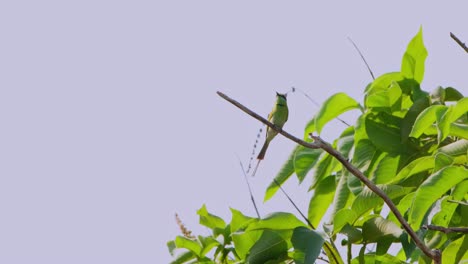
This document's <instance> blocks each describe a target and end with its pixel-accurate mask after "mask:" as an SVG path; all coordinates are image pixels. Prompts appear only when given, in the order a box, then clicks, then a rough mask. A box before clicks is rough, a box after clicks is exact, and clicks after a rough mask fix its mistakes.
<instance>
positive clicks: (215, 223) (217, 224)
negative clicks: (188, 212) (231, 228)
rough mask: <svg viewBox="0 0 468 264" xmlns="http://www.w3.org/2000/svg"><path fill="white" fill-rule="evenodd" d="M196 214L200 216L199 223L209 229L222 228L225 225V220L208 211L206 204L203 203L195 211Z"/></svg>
mask: <svg viewBox="0 0 468 264" xmlns="http://www.w3.org/2000/svg"><path fill="white" fill-rule="evenodd" d="M197 214H198V215H199V216H200V224H202V225H204V226H206V227H209V228H211V229H215V228H219V229H224V228H225V227H226V222H224V220H223V219H222V218H221V217H219V216H216V215H213V214H210V213H208V210H207V209H206V205H203V206H202V208H200V209H199V210H198V211H197Z"/></svg>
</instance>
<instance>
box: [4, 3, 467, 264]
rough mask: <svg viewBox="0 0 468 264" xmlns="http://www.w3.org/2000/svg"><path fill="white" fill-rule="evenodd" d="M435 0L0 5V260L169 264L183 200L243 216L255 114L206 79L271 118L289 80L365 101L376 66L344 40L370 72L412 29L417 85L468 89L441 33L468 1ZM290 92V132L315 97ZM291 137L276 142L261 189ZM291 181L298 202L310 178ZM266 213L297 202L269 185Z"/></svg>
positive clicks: (458, 55) (461, 63)
mask: <svg viewBox="0 0 468 264" xmlns="http://www.w3.org/2000/svg"><path fill="white" fill-rule="evenodd" d="M429 2H431V1H391V2H390V3H388V4H384V3H381V2H380V1H379V3H377V1H361V2H356V1H333V2H325V1H323V2H318V1H315V2H312V1H308V2H306V1H298V2H296V1H292V2H291V1H219V0H218V1H176V0H175V1H110V0H109V1H102V0H93V1H89V0H81V1H1V3H0V124H1V127H0V263H9V264H16V263H49V264H53V263H57V264H58V263H114V264H119V263H168V262H169V261H170V259H171V258H170V256H169V253H168V251H167V248H166V242H167V241H168V240H171V239H173V238H174V237H175V236H176V235H178V234H179V230H178V227H177V225H176V224H175V220H174V214H175V213H176V212H177V213H179V215H180V217H181V218H182V220H183V221H184V223H185V224H186V226H187V227H188V228H190V229H192V230H193V232H194V233H195V234H208V230H207V229H205V228H203V227H200V226H199V225H198V217H197V215H196V210H197V209H199V208H200V207H201V206H202V205H203V204H206V205H207V207H208V210H209V211H211V212H212V213H214V214H217V215H220V216H222V217H223V218H225V219H227V220H228V219H229V218H230V212H229V207H233V208H236V209H240V210H242V211H243V212H245V213H247V214H250V215H254V210H253V208H252V205H251V203H250V200H249V196H248V193H247V187H246V186H245V183H244V179H243V178H242V174H241V171H240V168H239V164H238V161H237V158H236V156H235V153H237V154H238V155H239V156H240V157H241V158H242V159H243V161H244V162H247V161H248V159H249V157H250V153H251V151H252V145H253V143H254V141H255V137H256V134H257V132H258V129H259V128H260V127H261V126H260V124H259V123H258V122H256V121H255V120H253V119H252V118H250V117H249V116H247V115H245V114H244V113H242V112H240V111H239V110H237V109H236V108H234V107H233V106H232V105H230V104H228V103H227V102H225V101H224V100H222V99H221V98H219V97H218V96H217V95H216V93H215V92H216V91H217V90H220V91H223V92H225V93H226V94H228V95H230V96H232V97H234V98H236V99H237V100H239V101H240V102H242V103H244V104H246V105H247V106H249V107H252V108H253V109H254V110H256V111H257V112H259V113H262V114H264V115H265V116H266V115H267V114H268V112H269V111H270V109H271V107H272V106H273V103H274V100H275V91H279V92H286V91H287V90H289V89H290V87H291V86H295V87H297V88H300V89H302V90H304V91H306V92H307V93H308V94H309V95H311V96H313V97H314V98H315V100H316V101H318V102H322V101H324V100H325V99H326V98H327V97H329V96H330V95H332V94H333V93H336V92H340V91H343V92H346V93H348V94H349V95H351V96H352V97H354V98H356V99H357V100H359V101H361V100H362V92H363V90H364V88H365V86H366V85H367V84H368V83H369V82H370V81H371V77H370V75H369V73H368V72H367V69H366V68H365V66H364V64H363V62H362V61H361V59H360V58H359V55H358V54H357V53H356V51H355V50H354V48H353V47H352V45H351V44H350V43H349V42H348V40H347V37H351V38H352V39H353V40H354V41H355V42H356V43H357V44H358V46H359V47H360V49H361V50H362V52H363V53H364V55H365V57H366V58H367V60H368V62H369V64H370V66H371V67H372V69H373V71H374V73H375V74H376V75H379V74H382V73H385V72H389V71H398V70H399V68H400V62H401V57H402V55H403V53H404V50H405V48H406V45H407V43H408V42H409V41H410V39H411V38H412V37H413V36H414V35H415V34H416V33H417V31H418V29H419V26H420V25H422V26H423V30H424V41H425V43H426V47H427V49H428V52H429V56H428V59H427V61H426V75H425V76H426V77H425V80H424V82H423V85H422V86H423V89H425V90H432V89H433V88H435V87H436V86H437V85H443V86H449V85H450V86H453V87H455V88H458V89H459V90H460V91H462V92H463V93H464V94H465V95H466V94H468V88H467V87H468V80H467V68H468V54H466V53H464V52H463V50H462V49H461V48H460V47H459V46H457V45H456V44H455V43H454V42H453V40H451V39H450V37H449V32H450V31H453V32H455V33H456V34H457V35H458V37H459V38H461V39H462V40H465V41H468V27H467V19H466V10H468V4H467V3H464V2H463V1H449V2H444V3H446V4H444V5H443V4H440V3H441V2H440V1H438V2H439V4H434V3H429ZM432 2H435V1H432ZM288 99H289V105H290V118H289V121H288V123H287V124H286V126H285V129H286V130H287V131H289V132H291V133H293V134H295V135H298V136H300V135H302V133H303V128H304V125H305V124H306V122H307V121H308V120H309V119H310V118H311V117H312V116H313V115H314V113H315V112H316V111H317V108H316V107H315V106H314V105H313V104H311V103H310V102H309V101H308V100H307V99H306V98H305V97H304V96H302V95H300V94H291V95H290V96H289V98H288ZM345 118H348V120H347V121H349V122H352V121H353V120H352V115H349V116H345ZM343 128H344V127H343V126H342V125H341V123H339V122H333V123H331V124H330V125H329V126H327V127H326V128H325V130H324V132H323V136H324V137H325V139H328V140H331V139H332V138H333V136H335V135H337V134H338V132H339V131H340V130H342V129H343ZM293 147H294V144H293V143H291V142H290V141H288V140H286V139H284V138H282V137H278V138H277V139H275V141H274V142H273V143H272V144H271V146H270V149H269V151H268V152H267V155H266V159H265V161H264V162H263V163H262V164H261V166H260V168H259V171H258V172H257V176H256V177H255V178H254V179H252V180H251V184H252V186H253V189H254V193H255V195H256V198H257V200H258V202H260V201H261V200H262V199H263V195H264V191H265V188H266V186H267V185H268V184H269V183H270V181H271V179H272V178H273V177H274V175H275V173H276V172H277V171H278V169H279V168H280V167H281V165H282V164H283V162H284V161H285V160H286V158H287V156H288V155H289V153H290V151H291V150H292V148H293ZM309 180H310V179H309ZM305 181H307V179H306V180H305ZM285 187H286V189H287V191H288V192H289V193H290V194H291V195H292V196H293V199H295V201H296V202H297V203H298V205H299V206H300V207H301V209H302V210H304V211H305V212H306V211H307V204H308V199H309V198H310V195H311V193H307V190H306V188H304V187H306V186H301V187H299V188H297V180H296V179H295V178H291V180H290V181H289V182H288V183H287V184H286V186H285ZM260 211H261V213H262V215H266V214H267V213H270V212H273V211H289V212H294V210H293V208H292V207H291V205H290V204H289V203H288V202H287V201H286V199H285V198H284V196H283V195H282V194H280V193H278V195H277V196H275V197H274V198H273V199H272V200H271V201H269V202H267V203H266V204H261V205H260Z"/></svg>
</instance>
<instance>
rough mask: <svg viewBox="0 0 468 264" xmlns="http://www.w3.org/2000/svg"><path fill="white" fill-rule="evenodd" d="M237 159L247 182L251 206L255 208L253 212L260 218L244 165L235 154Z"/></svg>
mask: <svg viewBox="0 0 468 264" xmlns="http://www.w3.org/2000/svg"><path fill="white" fill-rule="evenodd" d="M236 156H237V155H236ZM237 159H238V160H239V164H240V166H241V170H242V173H243V174H244V179H245V182H246V183H247V187H248V188H249V193H250V200H252V204H253V206H254V208H255V212H256V213H257V216H258V219H261V217H260V213H259V212H258V208H257V203H255V199H254V196H253V194H252V188H250V183H249V180H248V179H247V174H246V173H245V169H244V165H243V164H242V161H241V160H240V158H239V156H237Z"/></svg>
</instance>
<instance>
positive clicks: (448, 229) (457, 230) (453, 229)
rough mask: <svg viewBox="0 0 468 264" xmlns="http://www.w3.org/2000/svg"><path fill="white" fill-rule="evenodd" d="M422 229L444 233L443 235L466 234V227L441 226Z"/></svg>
mask: <svg viewBox="0 0 468 264" xmlns="http://www.w3.org/2000/svg"><path fill="white" fill-rule="evenodd" d="M422 228H424V229H429V230H434V231H440V232H444V233H445V234H448V233H463V234H468V227H443V226H436V225H423V226H422Z"/></svg>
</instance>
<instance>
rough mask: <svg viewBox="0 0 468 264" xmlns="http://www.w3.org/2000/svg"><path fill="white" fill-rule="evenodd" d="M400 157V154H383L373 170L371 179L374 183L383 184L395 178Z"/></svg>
mask: <svg viewBox="0 0 468 264" xmlns="http://www.w3.org/2000/svg"><path fill="white" fill-rule="evenodd" d="M400 157H401V156H400V155H392V154H385V156H384V157H383V159H381V160H380V162H379V163H378V164H377V166H376V168H375V171H374V172H373V177H372V181H373V182H374V183H375V184H384V183H388V182H390V181H391V180H392V179H393V178H395V175H396V174H397V170H398V164H399V162H400Z"/></svg>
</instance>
